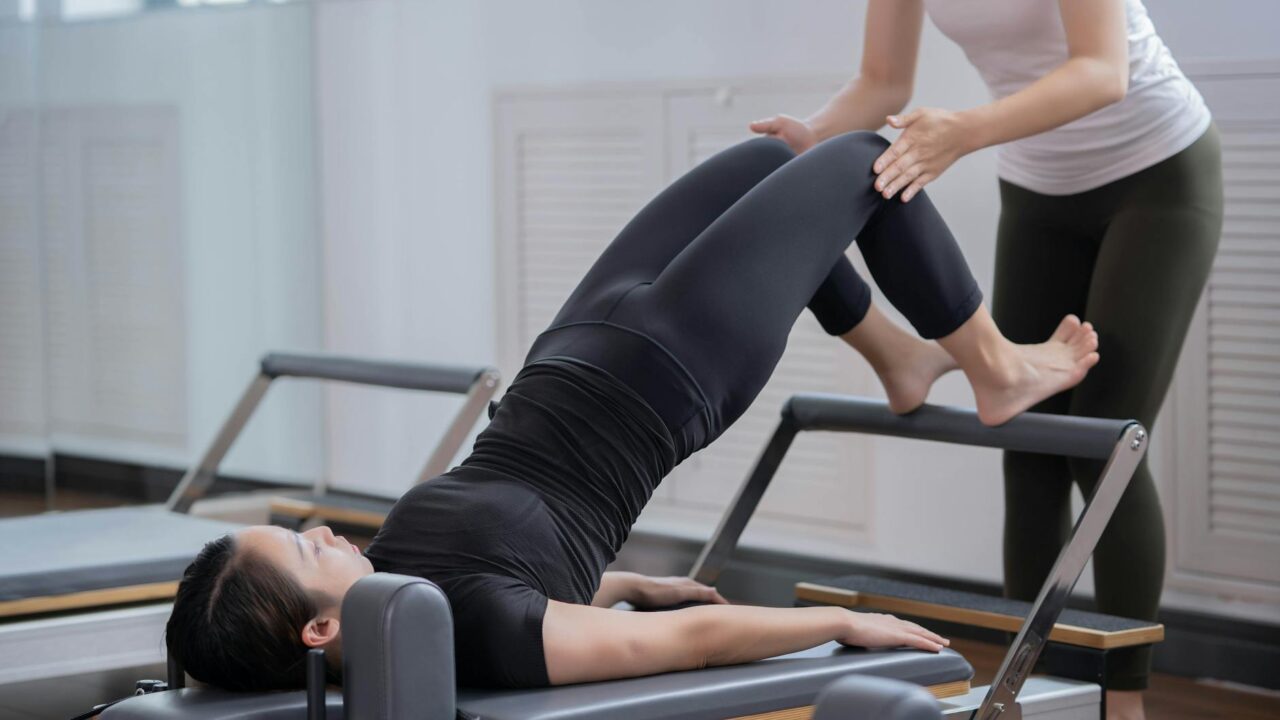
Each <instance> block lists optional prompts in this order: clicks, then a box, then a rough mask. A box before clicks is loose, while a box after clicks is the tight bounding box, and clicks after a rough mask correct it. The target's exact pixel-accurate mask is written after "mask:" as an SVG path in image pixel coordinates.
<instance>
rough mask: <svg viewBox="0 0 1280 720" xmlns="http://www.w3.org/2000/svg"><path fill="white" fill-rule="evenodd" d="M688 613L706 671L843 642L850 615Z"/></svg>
mask: <svg viewBox="0 0 1280 720" xmlns="http://www.w3.org/2000/svg"><path fill="white" fill-rule="evenodd" d="M675 612H676V613H682V614H684V613H687V616H686V618H684V619H685V621H686V622H688V623H689V627H688V630H689V633H688V636H689V637H690V638H692V640H693V642H695V643H697V646H698V647H697V650H698V654H699V657H700V658H701V660H702V662H701V665H703V666H712V665H733V664H736V663H744V662H751V661H753V660H761V659H763V658H768V657H774V656H776V655H784V654H786V653H790V652H796V651H798V650H805V649H807V648H811V647H814V646H817V645H821V644H823V643H826V642H831V641H832V640H837V639H839V638H841V637H844V635H845V633H846V632H847V630H848V627H849V611H847V610H845V609H843V608H838V607H813V608H769V607H751V606H746V605H708V606H704V607H696V608H688V609H686V610H677V611H675Z"/></svg>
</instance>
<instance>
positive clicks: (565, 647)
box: [542, 600, 948, 685]
mask: <svg viewBox="0 0 1280 720" xmlns="http://www.w3.org/2000/svg"><path fill="white" fill-rule="evenodd" d="M832 640H835V641H838V642H841V643H844V644H846V645H855V646H859V647H898V646H902V645H906V646H909V647H915V648H919V649H921V650H928V651H931V652H938V651H939V650H941V649H942V648H943V647H945V646H946V645H947V644H948V641H947V640H945V639H944V638H942V637H941V636H939V635H936V634H934V633H932V632H930V631H928V630H926V629H924V628H922V627H920V626H919V625H916V624H915V623H912V622H907V621H905V620H899V619H898V618H896V617H893V616H892V615H878V614H872V613H855V612H850V611H848V610H845V609H843V608H837V607H814V608H767V607H751V606H747V605H705V606H701V607H693V608H686V609H683V610H672V611H669V612H651V613H644V612H630V611H625V610H610V609H606V608H599V607H592V606H588V605H573V604H570V603H562V602H556V601H554V600H552V601H549V602H548V603H547V612H546V615H545V616H544V617H543V621H542V643H543V650H544V652H545V653H546V662H547V676H548V678H549V679H550V680H551V684H552V685H566V684H570V683H579V682H592V681H596V680H607V679H616V678H624V677H637V676H640V675H653V674H656V673H662V672H671V671H675V670H693V669H697V668H703V667H709V666H713V665H734V664H737V663H744V662H750V661H752V660H761V659H763V658H767V657H773V656H775V655H783V654H786V653H789V652H795V651H797V650H804V649H806V648H811V647H814V646H816V645H821V644H823V643H826V642H831V641H832Z"/></svg>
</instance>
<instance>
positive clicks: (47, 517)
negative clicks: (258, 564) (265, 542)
mask: <svg viewBox="0 0 1280 720" xmlns="http://www.w3.org/2000/svg"><path fill="white" fill-rule="evenodd" d="M240 527H242V526H240V525H236V524H234V523H228V522H222V521H219V520H209V519H206V518H200V517H194V516H191V515H184V514H182V513H175V512H169V511H168V510H165V509H164V508H163V507H160V506H143V507H121V508H106V509H101V510H77V511H74V512H65V513H46V514H43V515H30V516H26V517H17V518H7V519H5V520H0V547H3V548H7V551H6V552H5V553H4V554H3V556H0V602H3V601H10V600H22V599H26V598H38V597H48V596H56V595H65V594H68V593H75V592H85V591H89V590H102V589H106V588H115V587H128V586H133V585H144V584H149V583H159V582H170V581H176V580H179V579H181V578H182V571H183V570H184V569H186V567H187V565H188V564H189V563H190V562H191V561H192V559H194V558H195V556H196V553H197V552H199V551H200V548H202V547H204V544H205V543H206V542H208V541H210V540H212V539H214V538H216V537H219V536H221V535H224V534H226V533H229V532H234V531H235V530H237V529H239V528H240Z"/></svg>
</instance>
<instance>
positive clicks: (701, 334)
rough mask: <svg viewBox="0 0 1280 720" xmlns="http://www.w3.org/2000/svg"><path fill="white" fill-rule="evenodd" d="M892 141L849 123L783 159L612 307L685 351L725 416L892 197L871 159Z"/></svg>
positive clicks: (753, 386)
mask: <svg viewBox="0 0 1280 720" xmlns="http://www.w3.org/2000/svg"><path fill="white" fill-rule="evenodd" d="M885 145H886V142H885V141H884V140H883V139H882V138H880V137H879V136H876V135H874V134H871V133H851V134H849V135H844V136H840V137H838V138H834V139H832V140H828V141H826V142H824V143H822V144H821V145H819V146H817V147H815V148H814V149H812V150H810V151H809V152H807V153H805V154H804V155H801V156H800V157H798V158H796V159H795V160H793V161H791V162H789V163H787V164H786V165H785V166H784V167H782V168H780V169H779V170H777V171H776V172H774V173H773V174H772V175H770V176H769V177H768V178H767V179H765V180H764V181H763V182H761V183H760V184H759V185H757V186H756V187H754V188H752V189H751V190H750V191H749V192H747V194H746V195H744V196H743V197H742V199H741V200H739V201H738V202H737V203H735V204H734V205H733V207H731V208H730V209H729V210H727V211H726V212H725V213H724V214H723V215H721V216H720V217H719V218H717V219H716V220H715V222H713V223H711V225H710V226H709V227H707V229H706V230H704V231H703V232H702V233H701V234H700V235H699V236H698V237H697V239H695V240H694V241H693V242H692V243H690V244H689V245H688V247H686V248H685V249H684V250H683V251H682V252H681V253H680V254H679V255H677V256H676V257H675V258H674V259H673V260H672V261H671V263H670V264H669V265H668V266H667V268H666V269H665V270H663V272H662V273H661V274H660V275H659V276H658V278H657V279H656V280H655V281H654V283H653V284H652V285H651V286H649V287H647V288H642V291H640V292H636V293H634V294H633V295H632V296H629V297H628V298H627V300H626V302H625V303H623V304H622V305H621V306H619V308H618V310H617V313H616V314H615V315H614V316H613V318H612V319H613V320H614V321H615V322H618V323H620V324H624V325H627V326H628V327H632V328H635V329H636V330H638V331H640V332H643V333H645V334H646V335H648V336H650V337H652V338H654V339H655V340H657V341H658V342H660V343H661V344H663V345H664V346H665V347H666V348H667V349H668V350H669V351H670V352H671V353H672V354H673V355H675V356H676V357H678V358H679V360H680V361H681V362H682V363H683V364H684V365H685V366H686V367H687V368H688V370H689V372H690V373H691V374H692V375H693V377H694V378H695V379H696V380H697V382H698V383H699V384H700V385H701V386H702V389H703V390H704V392H705V394H706V396H707V398H708V400H709V402H710V403H711V405H712V406H713V409H712V412H713V413H718V414H719V417H717V418H715V420H716V421H717V424H718V425H719V427H721V428H723V427H727V426H728V424H729V423H731V422H732V421H733V420H734V419H735V418H736V417H737V415H739V414H741V412H742V411H744V410H745V409H746V407H747V406H748V405H750V403H751V401H752V400H753V399H754V398H755V395H756V394H757V393H758V392H759V390H760V389H761V388H762V387H763V386H764V384H765V382H766V381H767V380H768V379H769V376H770V374H772V372H773V368H774V367H775V366H776V364H777V362H778V360H779V358H780V357H781V355H782V351H783V349H784V348H785V347H786V341H787V336H788V334H789V333H790V331H791V328H792V326H793V325H794V324H795V322H796V319H797V318H798V317H799V315H800V313H801V311H803V310H804V308H805V306H806V305H807V304H808V303H809V301H810V300H811V299H812V298H813V296H814V293H815V292H816V291H817V289H818V287H819V286H820V285H821V284H822V282H823V281H824V280H825V279H826V277H827V276H828V275H829V274H830V273H831V269H832V267H833V266H834V265H835V264H836V261H837V260H839V258H840V257H841V256H842V254H843V253H844V251H845V249H846V248H847V247H848V245H849V243H850V242H852V241H853V239H854V237H855V236H856V235H857V233H858V232H859V231H861V229H862V228H863V227H864V226H865V225H866V224H867V222H868V221H869V220H870V219H871V217H872V216H873V215H874V214H875V213H876V211H877V210H878V209H879V208H880V207H881V204H882V203H883V202H885V201H884V200H883V198H881V197H880V195H879V194H878V193H876V192H875V191H874V188H873V187H872V184H871V183H872V180H873V178H872V174H871V163H872V162H873V161H874V160H875V158H876V157H877V156H878V155H879V153H880V152H883V150H884V147H885ZM911 204H912V205H914V204H915V203H914V202H913V203H911Z"/></svg>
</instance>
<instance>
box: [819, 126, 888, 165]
mask: <svg viewBox="0 0 1280 720" xmlns="http://www.w3.org/2000/svg"><path fill="white" fill-rule="evenodd" d="M889 144H890V143H889V139H888V138H886V137H884V136H882V135H880V134H879V133H874V132H871V131H870V130H855V131H854V132H849V133H845V134H843V135H837V136H835V137H833V138H830V139H829V140H826V141H824V142H822V143H820V144H818V145H817V146H816V147H814V148H813V149H812V150H810V151H809V152H824V153H840V154H842V155H845V156H848V155H853V156H854V157H856V158H858V159H863V158H865V159H866V160H867V163H868V164H870V163H871V162H874V161H875V159H876V158H878V157H880V155H881V153H883V152H884V151H885V149H886V148H888V147H889Z"/></svg>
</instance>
